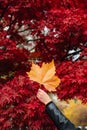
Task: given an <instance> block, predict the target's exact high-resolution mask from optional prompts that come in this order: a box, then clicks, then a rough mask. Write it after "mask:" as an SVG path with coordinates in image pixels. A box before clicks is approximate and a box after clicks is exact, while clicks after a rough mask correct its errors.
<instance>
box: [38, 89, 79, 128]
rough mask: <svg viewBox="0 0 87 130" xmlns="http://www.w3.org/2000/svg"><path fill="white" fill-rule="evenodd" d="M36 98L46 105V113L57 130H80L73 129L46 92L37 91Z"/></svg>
mask: <svg viewBox="0 0 87 130" xmlns="http://www.w3.org/2000/svg"><path fill="white" fill-rule="evenodd" d="M37 97H38V99H39V100H40V101H41V102H42V103H44V104H45V105H46V112H47V114H48V115H49V117H50V118H51V119H52V120H53V122H54V124H55V125H56V126H57V128H58V130H80V129H79V128H75V126H74V125H73V124H72V123H71V122H70V121H69V120H68V119H67V118H66V117H65V116H64V115H63V114H62V113H61V112H60V110H59V109H58V108H57V107H56V105H55V104H54V103H53V102H52V100H51V99H50V97H49V95H48V94H47V93H46V92H44V91H43V90H41V89H39V91H38V93H37Z"/></svg>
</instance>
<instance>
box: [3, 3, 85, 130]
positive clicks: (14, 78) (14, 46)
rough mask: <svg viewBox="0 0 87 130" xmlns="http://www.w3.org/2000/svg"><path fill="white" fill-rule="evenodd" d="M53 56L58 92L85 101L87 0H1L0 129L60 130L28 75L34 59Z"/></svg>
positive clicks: (60, 96)
mask: <svg viewBox="0 0 87 130" xmlns="http://www.w3.org/2000/svg"><path fill="white" fill-rule="evenodd" d="M29 36H31V37H32V38H31V39H28V38H27V37H29ZM32 43H33V44H34V46H33V47H31V46H32ZM33 49H34V51H35V52H33V53H31V51H32V50H33ZM52 59H54V60H55V65H56V70H57V75H58V76H59V77H60V79H61V84H60V87H59V88H58V90H57V94H58V96H59V98H60V99H65V100H66V99H70V98H74V97H78V98H80V99H82V100H83V102H85V103H86V102H87V2H86V0H43V1H40V0H22V1H21V0H19V1H15V0H10V1H9V0H0V130H2V129H3V130H9V129H12V130H13V129H14V130H15V129H16V130H17V129H19V128H21V129H29V130H32V129H34V130H41V129H42V130H43V129H44V130H50V129H53V130H54V129H55V130H56V127H55V126H54V124H53V123H52V122H51V120H50V119H49V118H48V116H47V115H46V113H45V111H44V105H43V104H41V103H40V102H39V101H38V99H37V98H36V94H37V91H38V88H39V84H38V83H36V82H34V81H31V80H30V79H29V78H28V77H27V75H26V71H29V70H30V66H31V62H30V61H32V60H40V62H43V61H45V62H49V61H51V60H52Z"/></svg>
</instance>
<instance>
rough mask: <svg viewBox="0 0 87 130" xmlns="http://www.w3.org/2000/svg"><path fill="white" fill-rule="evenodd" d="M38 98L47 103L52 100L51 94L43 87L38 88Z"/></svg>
mask: <svg viewBox="0 0 87 130" xmlns="http://www.w3.org/2000/svg"><path fill="white" fill-rule="evenodd" d="M37 98H38V99H39V100H40V101H41V102H42V103H44V104H45V105H46V104H48V103H49V102H50V101H52V100H51V98H50V97H49V95H48V94H47V93H46V92H45V91H43V90H42V89H39V90H38V93H37Z"/></svg>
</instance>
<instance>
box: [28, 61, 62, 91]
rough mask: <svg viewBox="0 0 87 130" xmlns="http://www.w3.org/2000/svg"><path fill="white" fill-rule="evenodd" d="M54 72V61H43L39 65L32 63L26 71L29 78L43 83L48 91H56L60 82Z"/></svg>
mask: <svg viewBox="0 0 87 130" xmlns="http://www.w3.org/2000/svg"><path fill="white" fill-rule="evenodd" d="M55 73H56V71H55V65H54V61H52V62H50V63H43V64H42V66H41V67H40V66H39V65H37V64H34V63H32V67H31V70H30V72H27V74H28V76H29V77H30V79H31V80H33V81H36V82H38V83H40V84H41V85H44V87H45V88H46V89H47V90H48V91H56V88H57V87H58V85H59V84H60V79H59V78H58V77H57V76H56V75H55Z"/></svg>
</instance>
